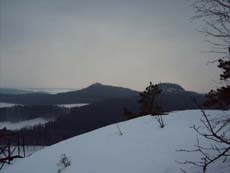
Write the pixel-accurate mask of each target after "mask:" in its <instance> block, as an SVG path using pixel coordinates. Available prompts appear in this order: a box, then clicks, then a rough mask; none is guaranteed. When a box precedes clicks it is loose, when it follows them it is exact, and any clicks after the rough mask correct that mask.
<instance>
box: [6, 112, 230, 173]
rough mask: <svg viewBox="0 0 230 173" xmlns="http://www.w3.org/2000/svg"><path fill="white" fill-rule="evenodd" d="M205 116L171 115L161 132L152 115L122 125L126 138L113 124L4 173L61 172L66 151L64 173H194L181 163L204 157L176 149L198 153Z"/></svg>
mask: <svg viewBox="0 0 230 173" xmlns="http://www.w3.org/2000/svg"><path fill="white" fill-rule="evenodd" d="M207 112H208V113H209V114H213V115H218V114H222V113H223V112H222V111H207ZM200 117H201V112H200V111H199V110H189V111H178V112H172V113H170V114H169V115H166V116H164V121H165V123H166V127H165V128H163V129H161V128H159V125H158V123H157V122H156V121H155V119H154V118H153V117H151V116H144V117H140V118H136V119H133V120H129V121H125V122H121V123H119V124H118V126H119V128H120V130H121V132H122V135H121V134H120V132H119V129H118V127H117V124H113V125H109V126H106V127H103V128H100V129H97V130H95V131H92V132H89V133H86V134H83V135H80V136H76V137H73V138H71V139H68V140H65V141H62V142H60V143H57V144H55V145H52V146H50V147H46V148H45V149H42V150H40V151H38V152H36V153H35V154H33V155H31V156H30V157H27V158H25V159H18V160H17V161H16V162H15V163H14V164H13V165H12V166H10V167H8V168H7V169H3V173H57V172H58V166H57V163H58V161H59V160H60V155H61V154H63V153H65V154H66V156H67V157H68V158H69V159H70V160H71V165H70V166H69V167H67V168H66V169H64V170H63V171H61V173H179V172H181V170H180V168H182V169H184V170H186V173H195V172H198V171H199V170H200V169H201V168H199V167H195V166H191V165H183V164H179V163H178V161H185V160H195V161H199V159H200V154H199V153H187V152H178V151H177V150H179V149H193V147H194V145H195V144H196V136H197V134H196V133H195V132H194V130H193V129H191V128H190V127H191V126H192V125H194V124H199V123H200V121H199V120H200ZM201 142H202V140H201ZM203 143H204V144H206V145H209V143H208V142H207V141H203ZM229 165H230V162H228V161H227V162H226V163H225V165H224V166H223V164H219V163H216V164H213V165H211V166H210V167H209V169H208V172H210V173H217V172H218V173H229V172H230V167H229Z"/></svg>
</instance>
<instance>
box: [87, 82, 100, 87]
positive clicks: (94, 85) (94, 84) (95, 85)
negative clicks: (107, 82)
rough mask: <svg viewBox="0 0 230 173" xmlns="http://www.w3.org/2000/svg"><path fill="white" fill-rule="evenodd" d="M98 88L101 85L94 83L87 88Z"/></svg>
mask: <svg viewBox="0 0 230 173" xmlns="http://www.w3.org/2000/svg"><path fill="white" fill-rule="evenodd" d="M98 86H103V84H102V83H98V82H96V83H93V84H91V85H90V86H89V87H98Z"/></svg>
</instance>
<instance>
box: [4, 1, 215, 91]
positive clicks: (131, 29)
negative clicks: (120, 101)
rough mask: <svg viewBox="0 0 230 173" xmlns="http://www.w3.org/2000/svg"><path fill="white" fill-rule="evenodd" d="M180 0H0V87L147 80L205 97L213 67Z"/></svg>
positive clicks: (131, 84) (134, 85) (137, 85)
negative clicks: (167, 83) (181, 88)
mask: <svg viewBox="0 0 230 173" xmlns="http://www.w3.org/2000/svg"><path fill="white" fill-rule="evenodd" d="M193 15H194V14H193V10H192V8H191V6H190V4H189V1H186V0H175V1H168V0H142V1H138V0H116V1H115V0H66V1H62V0H39V1H37V0H20V1H18V0H11V1H7V0H0V87H9V88H75V89H80V88H84V87H87V86H88V85H90V84H92V83H95V82H99V83H103V84H106V85H114V86H121V87H127V88H131V89H134V90H139V91H142V90H143V89H144V88H145V87H146V86H147V85H148V84H149V81H152V82H153V83H165V82H169V83H177V84H179V85H181V86H182V87H183V88H185V89H186V90H192V91H197V92H201V93H204V92H208V91H209V90H210V89H213V88H216V87H217V86H218V79H219V77H218V76H219V69H218V68H217V67H216V64H215V63H211V64H210V63H208V62H209V61H211V60H213V59H214V58H218V57H219V55H217V56H215V55H210V54H208V53H207V52H206V51H208V50H209V46H208V44H207V43H206V42H205V38H204V36H203V34H201V33H199V32H197V29H199V27H200V26H199V24H198V23H195V22H191V21H190V18H191V17H192V16H193Z"/></svg>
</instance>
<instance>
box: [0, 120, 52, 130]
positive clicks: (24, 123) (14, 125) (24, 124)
mask: <svg viewBox="0 0 230 173" xmlns="http://www.w3.org/2000/svg"><path fill="white" fill-rule="evenodd" d="M49 121H51V120H48V119H44V118H35V119H31V120H26V121H19V122H15V123H14V122H9V121H3V122H0V129H2V128H4V127H6V128H7V129H9V130H18V129H22V128H30V127H32V126H35V125H38V124H45V123H47V122H49Z"/></svg>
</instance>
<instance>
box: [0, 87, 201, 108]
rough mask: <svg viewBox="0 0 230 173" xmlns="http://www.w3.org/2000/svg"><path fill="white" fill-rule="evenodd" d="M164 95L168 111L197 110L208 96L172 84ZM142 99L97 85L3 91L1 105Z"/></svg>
mask: <svg viewBox="0 0 230 173" xmlns="http://www.w3.org/2000/svg"><path fill="white" fill-rule="evenodd" d="M160 87H161V89H162V93H161V95H160V97H159V100H158V102H159V104H160V105H161V106H162V107H163V108H164V109H165V110H181V109H195V108H197V105H196V103H203V102H204V100H205V95H204V94H199V93H196V92H191V91H186V90H184V89H183V88H182V87H181V86H179V85H177V84H172V83H161V84H160ZM127 98H129V99H133V100H135V101H137V100H138V99H139V92H138V91H134V90H131V89H128V88H122V87H115V86H108V85H102V84H100V83H95V84H92V85H90V86H89V87H87V88H84V89H81V90H77V91H70V92H63V93H58V94H48V93H41V92H40V93H38V92H29V93H28V92H25V91H23V90H17V89H15V90H14V89H6V88H4V89H1V88H0V102H6V103H16V104H23V105H56V104H71V103H91V104H92V103H97V102H101V101H104V100H111V99H120V100H122V99H127Z"/></svg>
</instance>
